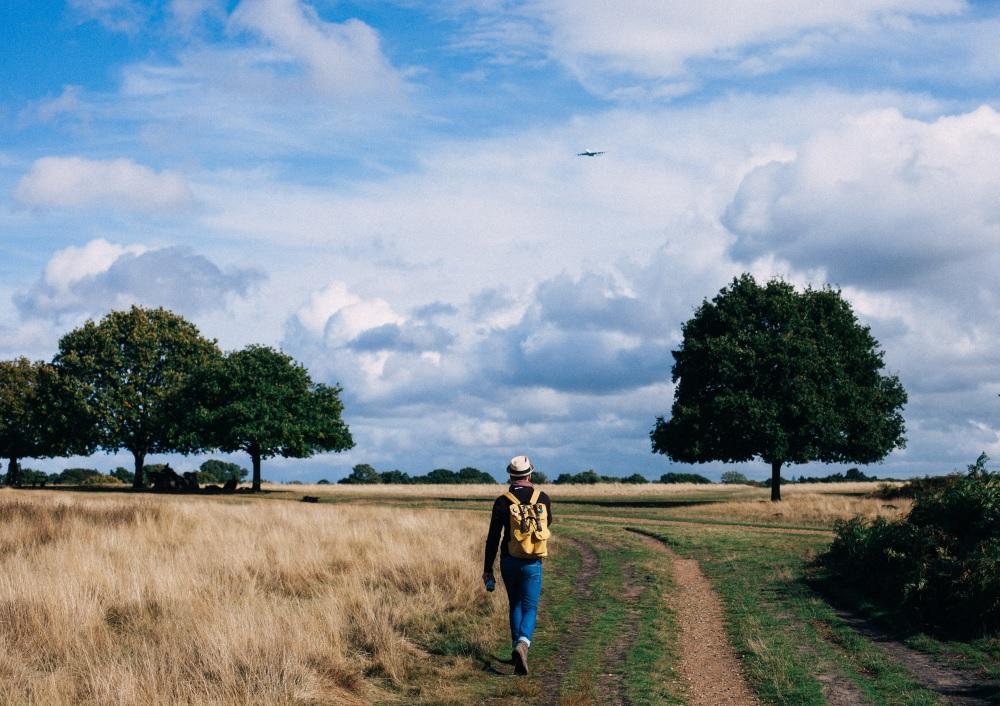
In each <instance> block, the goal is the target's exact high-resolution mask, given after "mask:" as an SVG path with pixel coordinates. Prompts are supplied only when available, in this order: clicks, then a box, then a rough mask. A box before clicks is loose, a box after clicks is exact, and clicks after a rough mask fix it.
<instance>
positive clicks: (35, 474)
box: [20, 458, 250, 487]
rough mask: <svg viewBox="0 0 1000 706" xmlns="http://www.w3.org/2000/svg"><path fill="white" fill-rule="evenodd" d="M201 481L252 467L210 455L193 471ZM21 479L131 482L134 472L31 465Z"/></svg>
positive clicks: (241, 475)
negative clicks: (47, 469)
mask: <svg viewBox="0 0 1000 706" xmlns="http://www.w3.org/2000/svg"><path fill="white" fill-rule="evenodd" d="M166 468H167V464H164V463H148V464H146V465H145V466H143V469H142V470H143V473H144V474H146V475H147V476H148V475H149V474H150V473H157V472H161V471H163V470H165V469H166ZM194 473H195V476H196V477H197V479H198V482H199V483H215V484H219V485H224V484H225V483H226V481H228V480H230V479H231V478H234V479H235V480H236V481H237V482H241V481H244V480H246V478H247V476H248V475H250V471H248V470H247V469H246V468H243V466H240V465H239V464H237V463H230V462H228V461H221V460H219V459H215V458H210V459H208V460H207V461H205V462H204V463H202V464H201V466H199V467H198V470H197V471H195V472H194ZM20 480H21V485H22V486H32V487H39V486H43V487H44V486H46V485H119V484H127V485H132V483H133V482H134V481H135V473H134V472H133V471H131V470H129V469H128V468H125V467H124V466H118V467H117V468H114V469H112V470H110V471H108V472H107V473H106V474H105V473H101V472H100V471H99V470H97V469H96V468H64V469H63V470H62V471H60V472H58V473H45V472H44V471H36V470H34V469H31V468H23V467H22V468H21V469H20Z"/></svg>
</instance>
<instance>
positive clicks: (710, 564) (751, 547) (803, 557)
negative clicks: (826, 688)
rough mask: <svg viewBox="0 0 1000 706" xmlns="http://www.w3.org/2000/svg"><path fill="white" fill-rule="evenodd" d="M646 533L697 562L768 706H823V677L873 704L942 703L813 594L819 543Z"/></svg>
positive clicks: (679, 531) (745, 535) (749, 534)
mask: <svg viewBox="0 0 1000 706" xmlns="http://www.w3.org/2000/svg"><path fill="white" fill-rule="evenodd" d="M649 534H651V535H653V536H656V537H658V538H660V539H662V540H663V541H665V542H667V543H668V544H670V546H672V547H674V549H675V550H676V551H678V552H679V553H681V554H684V555H686V556H691V557H693V558H695V559H697V560H698V562H699V564H700V565H701V567H702V570H703V571H704V572H705V574H706V576H708V578H709V579H710V580H711V581H712V583H713V585H714V587H715V589H716V591H717V592H718V594H719V596H720V599H721V600H722V602H723V605H724V607H725V612H726V620H727V629H728V630H729V633H730V637H731V639H732V641H733V644H734V646H735V647H736V649H737V651H738V653H739V654H740V657H741V659H742V660H743V663H744V665H745V668H746V671H747V676H748V678H749V680H750V682H751V684H752V686H753V688H754V689H755V691H757V693H758V694H759V695H760V697H761V698H762V699H763V700H764V701H765V702H766V703H772V704H783V705H787V706H821V705H822V704H824V703H825V699H824V697H823V690H822V686H821V684H820V682H819V680H818V678H817V677H818V676H819V675H820V674H822V673H823V672H824V671H827V670H829V671H831V672H836V673H840V674H842V675H844V676H846V677H847V678H848V679H850V680H851V681H852V682H853V683H854V684H855V685H856V687H857V688H858V690H860V691H861V692H862V693H863V694H864V695H865V697H866V698H867V699H868V700H869V701H871V702H872V703H874V704H885V705H890V704H899V705H900V706H902V705H903V704H907V705H911V706H929V705H930V704H938V703H940V702H939V701H938V699H937V697H936V695H935V694H933V693H932V692H930V691H928V690H926V689H924V688H923V687H921V686H919V685H918V684H916V683H915V682H914V681H913V679H912V678H911V677H910V676H909V674H908V673H907V672H906V670H905V669H903V668H902V667H901V666H900V665H898V664H896V663H894V662H892V661H891V660H889V659H887V658H886V657H885V655H884V654H883V652H882V651H881V650H880V649H879V648H878V647H877V646H876V645H874V644H872V643H871V642H870V641H868V640H867V639H865V638H864V637H862V636H860V635H858V634H857V633H856V632H855V631H853V630H852V629H851V628H850V627H849V626H847V625H846V624H845V623H844V622H843V621H842V620H840V619H839V618H838V617H837V616H836V614H835V613H834V611H833V609H832V608H831V607H830V606H829V605H828V604H827V603H825V602H824V601H823V600H822V599H821V598H819V597H818V596H816V594H814V593H813V591H812V590H810V588H809V587H808V585H807V584H806V582H805V581H804V578H805V573H806V571H807V568H808V565H809V562H810V559H811V557H812V556H814V555H815V553H816V552H818V551H820V550H822V549H823V548H825V546H826V544H827V541H825V540H824V539H823V538H817V537H811V536H807V535H774V534H762V533H755V532H753V531H750V530H745V531H739V532H737V531H733V532H711V533H696V532H692V531H689V530H687V529H686V528H676V529H675V528H669V529H664V528H655V529H652V530H650V531H649Z"/></svg>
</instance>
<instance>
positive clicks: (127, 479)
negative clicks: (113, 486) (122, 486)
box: [110, 466, 135, 485]
mask: <svg viewBox="0 0 1000 706" xmlns="http://www.w3.org/2000/svg"><path fill="white" fill-rule="evenodd" d="M110 475H113V476H114V477H115V478H117V479H118V480H120V481H121V482H122V483H127V484H128V485H132V483H133V482H135V473H134V472H133V471H130V470H129V469H127V468H125V467H124V466H118V467H117V468H115V470H113V471H111V474H110Z"/></svg>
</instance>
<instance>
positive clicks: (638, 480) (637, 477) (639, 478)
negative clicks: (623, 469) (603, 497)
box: [621, 473, 649, 485]
mask: <svg viewBox="0 0 1000 706" xmlns="http://www.w3.org/2000/svg"><path fill="white" fill-rule="evenodd" d="M621 482H622V483H633V484H636V485H638V484H642V483H648V482H649V481H648V480H646V476H644V475H642V474H641V473H633V474H632V475H630V476H628V477H626V478H622V479H621Z"/></svg>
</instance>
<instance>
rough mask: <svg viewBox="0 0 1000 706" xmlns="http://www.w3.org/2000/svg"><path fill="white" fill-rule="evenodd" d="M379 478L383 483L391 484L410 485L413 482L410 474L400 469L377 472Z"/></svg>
mask: <svg viewBox="0 0 1000 706" xmlns="http://www.w3.org/2000/svg"><path fill="white" fill-rule="evenodd" d="M379 478H381V479H382V482H383V483H386V484H391V485H411V484H412V483H413V478H411V477H410V474H409V473H404V472H403V471H400V470H392V471H382V473H379Z"/></svg>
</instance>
